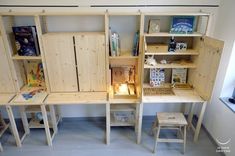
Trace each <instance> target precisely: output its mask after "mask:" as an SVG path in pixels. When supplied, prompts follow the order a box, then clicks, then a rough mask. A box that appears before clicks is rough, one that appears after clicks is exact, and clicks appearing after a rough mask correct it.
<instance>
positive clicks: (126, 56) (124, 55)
mask: <svg viewBox="0 0 235 156" xmlns="http://www.w3.org/2000/svg"><path fill="white" fill-rule="evenodd" d="M138 57H139V56H133V55H132V53H131V52H130V51H129V52H128V51H123V52H122V51H121V55H120V56H109V59H138Z"/></svg>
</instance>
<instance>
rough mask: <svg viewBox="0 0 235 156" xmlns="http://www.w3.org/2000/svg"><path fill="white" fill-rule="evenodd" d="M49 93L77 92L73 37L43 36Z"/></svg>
mask: <svg viewBox="0 0 235 156" xmlns="http://www.w3.org/2000/svg"><path fill="white" fill-rule="evenodd" d="M43 48H44V51H45V58H46V66H47V71H48V78H49V83H50V88H51V92H73V91H78V84H77V74H76V65H75V52H74V43H73V35H72V34H71V35H70V34H46V35H43Z"/></svg>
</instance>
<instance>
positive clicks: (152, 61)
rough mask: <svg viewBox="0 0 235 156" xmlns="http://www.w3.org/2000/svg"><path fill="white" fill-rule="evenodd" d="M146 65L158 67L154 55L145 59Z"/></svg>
mask: <svg viewBox="0 0 235 156" xmlns="http://www.w3.org/2000/svg"><path fill="white" fill-rule="evenodd" d="M145 64H147V65H150V66H156V65H157V61H156V60H155V59H154V55H152V56H148V58H146V59H145Z"/></svg>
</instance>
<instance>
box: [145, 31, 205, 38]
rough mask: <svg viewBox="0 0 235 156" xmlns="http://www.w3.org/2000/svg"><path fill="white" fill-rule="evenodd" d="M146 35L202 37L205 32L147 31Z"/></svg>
mask: <svg viewBox="0 0 235 156" xmlns="http://www.w3.org/2000/svg"><path fill="white" fill-rule="evenodd" d="M144 36H146V37H171V36H174V37H202V36H203V34H201V33H198V32H194V33H192V34H172V33H169V32H159V33H151V34H147V33H145V34H144Z"/></svg>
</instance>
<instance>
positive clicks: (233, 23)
mask: <svg viewBox="0 0 235 156" xmlns="http://www.w3.org/2000/svg"><path fill="white" fill-rule="evenodd" d="M234 6H235V1H234V0H224V1H221V5H220V9H219V14H218V18H217V22H216V26H215V32H214V34H213V36H214V37H216V38H218V39H221V40H223V41H225V45H224V50H223V54H222V57H221V62H220V66H219V71H218V74H217V79H216V82H215V84H216V85H215V88H214V92H213V95H212V100H211V102H210V104H209V105H208V107H207V110H206V113H205V117H204V122H203V124H204V125H205V127H206V129H207V130H208V131H209V132H210V134H211V135H212V137H213V138H214V139H220V140H224V141H225V140H228V139H230V138H231V142H230V143H229V147H230V150H231V152H230V153H226V155H228V156H234V155H235V149H234V147H235V133H234V130H235V114H234V113H233V112H232V111H231V110H230V109H229V108H227V107H226V106H225V105H224V104H223V103H222V102H221V101H220V100H219V97H220V96H231V94H232V90H233V88H234V86H235V70H234V67H235V66H234V61H235V51H234V50H233V44H234V40H235V31H234V28H235V18H234V15H235V9H234Z"/></svg>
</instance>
